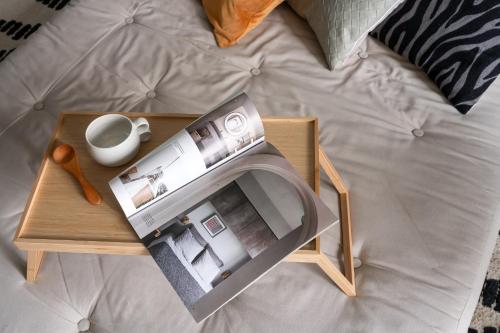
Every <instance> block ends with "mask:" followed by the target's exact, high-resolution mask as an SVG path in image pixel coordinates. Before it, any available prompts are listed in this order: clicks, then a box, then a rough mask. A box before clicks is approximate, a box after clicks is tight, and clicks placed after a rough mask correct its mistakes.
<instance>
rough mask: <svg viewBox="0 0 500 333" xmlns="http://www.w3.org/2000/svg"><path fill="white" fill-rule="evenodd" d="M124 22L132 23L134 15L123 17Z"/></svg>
mask: <svg viewBox="0 0 500 333" xmlns="http://www.w3.org/2000/svg"><path fill="white" fill-rule="evenodd" d="M125 23H127V24H132V23H134V17H133V16H129V17H127V18H126V19H125Z"/></svg>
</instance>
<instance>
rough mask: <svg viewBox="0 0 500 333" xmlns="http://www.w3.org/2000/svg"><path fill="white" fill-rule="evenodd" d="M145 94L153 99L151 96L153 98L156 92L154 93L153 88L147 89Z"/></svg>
mask: <svg viewBox="0 0 500 333" xmlns="http://www.w3.org/2000/svg"><path fill="white" fill-rule="evenodd" d="M146 96H147V97H148V98H151V99H153V98H155V97H156V93H155V91H154V90H150V91H148V92H147V93H146Z"/></svg>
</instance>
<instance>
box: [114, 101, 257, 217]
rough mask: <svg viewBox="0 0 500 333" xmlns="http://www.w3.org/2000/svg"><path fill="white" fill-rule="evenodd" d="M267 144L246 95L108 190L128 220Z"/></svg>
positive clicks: (174, 139) (181, 135) (132, 168)
mask: <svg viewBox="0 0 500 333" xmlns="http://www.w3.org/2000/svg"><path fill="white" fill-rule="evenodd" d="M263 140H264V127H263V125H262V120H261V118H260V116H259V114H258V112H257V110H256V108H255V106H254V105H253V103H252V102H251V101H250V99H249V98H248V96H247V95H246V94H245V93H242V94H240V95H238V96H236V97H234V98H232V99H230V100H229V101H226V102H224V103H223V104H222V105H220V106H219V107H217V108H215V109H214V110H213V111H211V112H209V113H207V114H206V115H204V116H203V117H201V118H199V119H197V120H196V121H195V122H193V123H192V124H190V125H189V126H188V127H186V128H185V129H183V130H182V131H180V132H179V133H177V134H176V135H174V136H173V137H171V138H170V139H169V140H167V141H166V142H165V143H163V144H161V145H160V146H159V147H157V148H156V149H154V150H153V151H152V152H151V153H149V154H148V155H146V156H145V157H143V158H142V159H141V160H139V161H138V162H136V163H134V164H133V165H132V166H130V167H129V168H127V170H125V171H124V172H123V173H121V174H120V175H119V176H117V177H115V178H113V179H112V180H111V181H110V186H111V189H112V190H113V193H114V194H115V196H116V198H117V199H118V202H119V203H120V206H121V207H122V209H123V211H124V212H125V215H126V216H127V217H130V216H132V215H134V214H136V213H137V212H139V211H141V210H143V209H145V208H146V207H148V206H150V205H151V204H153V203H155V202H157V201H158V200H161V199H162V198H164V197H165V196H168V195H169V194H171V193H173V192H174V191H176V190H177V189H179V188H181V187H182V186H184V185H186V184H187V183H189V182H191V181H192V180H194V179H196V178H198V177H200V176H201V175H203V174H204V173H206V172H209V171H210V170H212V169H214V168H216V167H217V166H219V165H221V164H223V163H225V162H227V161H228V160H229V159H231V158H232V157H234V156H237V155H238V154H240V153H241V152H244V151H246V150H247V149H249V148H251V147H253V146H255V145H256V144H258V143H260V142H262V141H263Z"/></svg>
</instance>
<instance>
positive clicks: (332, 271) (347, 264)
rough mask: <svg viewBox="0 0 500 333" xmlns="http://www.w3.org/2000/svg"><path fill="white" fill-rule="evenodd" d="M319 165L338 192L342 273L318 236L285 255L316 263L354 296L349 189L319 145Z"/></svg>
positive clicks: (291, 258)
mask: <svg viewBox="0 0 500 333" xmlns="http://www.w3.org/2000/svg"><path fill="white" fill-rule="evenodd" d="M319 165H320V167H321V168H322V169H323V170H324V171H325V173H326V175H327V176H328V178H330V180H331V182H332V185H333V186H334V187H335V189H336V190H337V192H338V194H339V205H340V227H341V232H342V251H343V254H344V273H342V272H341V271H339V269H338V268H337V267H336V266H335V265H334V264H333V263H332V262H331V260H330V259H329V258H328V257H327V256H326V254H324V253H323V252H322V251H321V248H320V238H319V236H318V237H316V239H315V240H314V242H313V247H314V248H313V249H311V250H309V249H308V250H298V251H296V252H294V253H293V254H291V255H289V256H288V257H287V261H289V262H302V263H313V264H316V265H318V266H319V267H320V268H321V269H322V270H323V271H324V272H325V274H326V275H328V277H329V278H330V279H332V280H333V282H335V284H336V285H337V286H338V287H339V288H340V289H341V290H342V291H343V292H344V293H345V294H346V295H347V296H356V284H355V276H354V264H353V257H352V232H351V215H350V208H349V191H348V190H347V187H346V186H345V184H344V182H343V181H342V178H341V177H340V175H339V173H338V172H337V170H335V168H334V166H333V164H332V162H331V161H330V159H329V158H328V156H327V155H326V154H325V152H324V151H323V149H322V148H321V147H319Z"/></svg>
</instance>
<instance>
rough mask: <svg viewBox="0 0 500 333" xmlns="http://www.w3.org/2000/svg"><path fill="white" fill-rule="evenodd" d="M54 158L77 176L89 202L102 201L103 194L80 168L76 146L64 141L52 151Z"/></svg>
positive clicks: (97, 202)
mask: <svg viewBox="0 0 500 333" xmlns="http://www.w3.org/2000/svg"><path fill="white" fill-rule="evenodd" d="M52 159H53V160H54V162H55V163H56V164H59V165H60V166H61V167H62V168H63V169H64V170H66V171H67V172H69V173H70V174H71V175H73V177H75V179H76V180H77V181H78V182H79V183H80V186H81V187H82V190H83V193H84V194H85V197H86V198H87V201H88V202H90V203H91V204H93V205H99V204H100V203H101V202H102V197H101V195H100V194H99V193H98V192H97V191H96V189H95V188H94V186H92V184H90V183H89V182H88V180H87V179H85V177H84V176H83V173H82V171H81V170H80V164H79V163H78V159H77V157H76V151H75V148H73V147H72V146H70V145H68V144H66V143H63V144H61V145H59V146H57V147H56V148H55V149H54V151H53V152H52Z"/></svg>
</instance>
